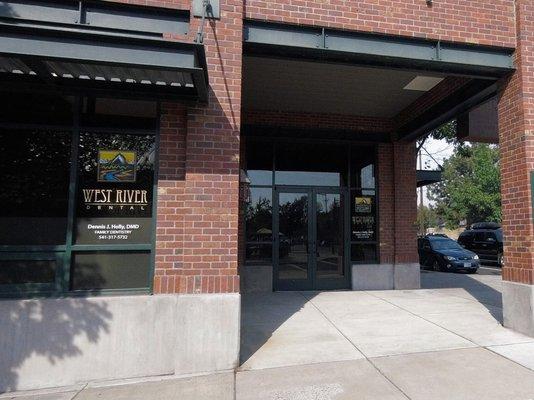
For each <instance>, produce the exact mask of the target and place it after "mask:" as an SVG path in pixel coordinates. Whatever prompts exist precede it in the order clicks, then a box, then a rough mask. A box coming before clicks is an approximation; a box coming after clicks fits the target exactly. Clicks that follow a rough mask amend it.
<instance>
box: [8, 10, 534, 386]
mask: <svg viewBox="0 0 534 400" xmlns="http://www.w3.org/2000/svg"><path fill="white" fill-rule="evenodd" d="M210 1H211V3H210V4H209V6H208V7H205V4H203V3H202V2H201V1H196V0H195V1H193V2H191V1H190V0H165V1H150V0H131V1H96V0H95V1H92V0H81V1H79V2H71V1H60V0H54V1H45V2H43V1H22V0H13V1H6V2H3V3H2V5H0V25H1V26H2V32H1V33H0V36H1V38H0V79H1V80H2V86H1V87H0V91H1V92H2V102H3V104H2V107H1V110H0V113H1V115H2V117H1V120H0V148H1V149H2V159H1V161H0V165H1V166H2V170H3V172H2V175H3V177H2V193H1V194H0V206H1V207H0V294H1V295H2V297H6V299H4V300H2V301H1V302H0V321H1V322H0V331H1V335H0V343H1V344H2V345H1V346H0V392H1V391H9V390H15V389H30V388H43V387H50V386H59V385H69V384H73V383H76V382H81V381H88V380H95V379H117V378H129V377H139V376H153V375H170V374H176V375H183V374H194V373H205V372H213V371H221V370H229V369H233V368H235V367H236V366H237V363H238V359H239V332H240V321H239V318H240V293H241V292H245V291H261V290H267V291H271V290H330V289H353V290H365V289H414V288H418V287H419V264H418V256H417V249H416V240H415V238H416V226H415V220H416V197H415V196H416V192H415V185H416V168H415V140H416V139H417V138H418V137H421V136H422V135H424V134H426V133H428V132H429V131H430V130H432V129H433V128H436V127H438V126H440V125H441V124H442V123H444V122H447V121H449V120H452V119H454V118H456V117H460V116H461V117H462V118H468V117H469V115H470V112H471V111H472V110H475V109H477V108H478V107H480V106H482V105H484V104H488V102H493V103H494V104H496V105H497V106H496V107H495V109H494V110H493V113H498V120H499V124H498V133H499V143H500V148H501V155H502V198H503V215H504V220H503V227H504V235H505V254H504V257H505V267H504V269H503V279H504V298H503V300H504V313H505V325H507V326H509V327H512V328H514V329H517V330H519V331H521V332H525V333H528V334H531V335H534V313H533V306H532V304H533V302H534V251H533V235H534V232H533V201H534V200H533V197H532V183H531V180H532V179H533V178H532V176H533V175H532V174H533V172H532V171H533V170H534V136H533V133H532V132H533V131H534V128H533V125H534V101H533V100H532V99H533V98H534V79H533V77H532V70H533V65H531V64H532V63H533V62H534V61H533V56H534V54H532V52H533V51H534V50H533V49H532V46H530V43H531V42H532V41H533V40H534V5H533V4H532V3H531V2H529V1H526V0H515V1H514V0H492V1H489V0H474V1H467V0H409V1H406V0H402V1H401V0H389V1H385V2H384V1H382V2H380V1H377V0H363V1H358V2H356V1H353V2H350V1H349V2H347V1H341V0H320V1H305V0H299V1H297V0H284V1H282V0H277V1H264V0H246V1H238V0H210ZM203 15H204V17H205V18H203ZM489 109H490V112H491V111H492V109H491V107H490V108H489ZM273 232H277V233H276V234H274V235H273ZM21 338H22V339H21ZM58 338H60V339H58ZM141 361H142V362H141ZM88 366H91V367H90V368H88ZM43 368H46V370H47V371H49V373H48V374H46V376H44V375H43V374H42V371H43Z"/></svg>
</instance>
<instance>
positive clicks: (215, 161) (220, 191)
mask: <svg viewBox="0 0 534 400" xmlns="http://www.w3.org/2000/svg"><path fill="white" fill-rule="evenodd" d="M220 8H221V19H220V20H217V21H209V22H208V23H206V27H205V38H204V44H205V48H206V59H207V64H208V70H209V77H210V94H209V105H208V106H199V107H194V108H189V110H188V119H187V138H186V163H185V192H184V214H185V215H184V240H183V249H184V250H183V251H184V255H183V269H184V270H185V271H187V276H186V277H185V281H186V283H185V284H184V286H183V287H181V290H180V291H182V292H187V293H231V292H239V276H238V272H237V264H238V262H237V258H238V255H237V249H238V208H239V204H238V203H239V134H240V118H241V115H240V114H241V64H242V36H243V20H242V18H243V3H242V2H239V1H233V0H221V3H220ZM199 22H200V21H199V20H198V19H195V20H193V21H192V26H191V29H192V31H196V29H197V26H198V24H199Z"/></svg>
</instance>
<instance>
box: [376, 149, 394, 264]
mask: <svg viewBox="0 0 534 400" xmlns="http://www.w3.org/2000/svg"><path fill="white" fill-rule="evenodd" d="M377 169H378V173H377V175H378V207H379V209H378V217H379V221H378V245H379V256H380V257H379V259H380V263H382V264H393V263H394V261H395V182H394V174H393V145H392V144H390V143H387V144H386V143H381V144H379V145H378V155H377Z"/></svg>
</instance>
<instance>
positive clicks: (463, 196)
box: [429, 144, 501, 229]
mask: <svg viewBox="0 0 534 400" xmlns="http://www.w3.org/2000/svg"><path fill="white" fill-rule="evenodd" d="M429 198H430V199H431V200H434V201H435V204H436V212H437V214H438V215H439V216H440V217H441V218H443V220H444V221H445V224H446V226H447V227H448V228H451V229H454V228H457V227H458V225H459V222H460V221H462V220H466V221H467V224H471V223H473V222H482V221H494V222H500V221H501V192H500V173H499V150H498V148H497V147H496V146H491V145H487V144H463V145H461V146H458V147H456V152H455V154H454V155H453V156H452V157H450V158H449V159H447V160H446V161H445V162H444V164H443V173H442V181H441V182H439V183H437V184H435V185H433V186H431V187H430V188H429Z"/></svg>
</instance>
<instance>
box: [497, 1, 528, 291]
mask: <svg viewBox="0 0 534 400" xmlns="http://www.w3.org/2000/svg"><path fill="white" fill-rule="evenodd" d="M516 3H517V31H518V33H517V38H518V48H517V51H516V55H515V62H516V67H517V71H516V73H515V74H514V75H513V76H512V77H511V79H510V80H509V81H508V83H507V85H506V88H505V90H504V92H503V94H502V97H501V99H500V102H499V143H500V151H501V179H502V182H501V192H502V208H503V232H504V261H505V268H504V269H503V279H505V280H509V281H513V282H521V283H528V284H534V228H533V214H532V213H533V210H532V201H531V191H530V190H531V188H530V182H529V173H530V171H532V170H534V133H533V132H534V76H533V71H534V49H533V47H532V43H534V3H532V1H530V0H528V1H526V0H517V2H516Z"/></svg>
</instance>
